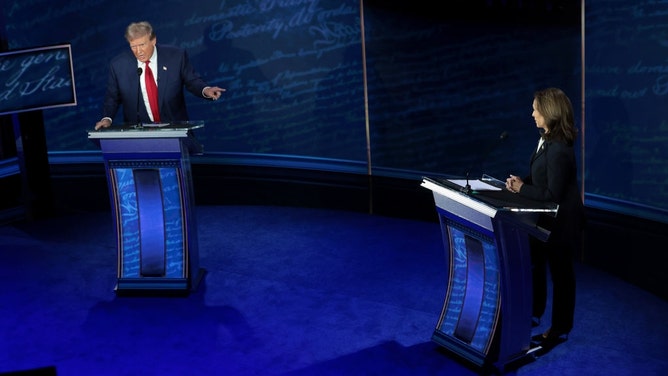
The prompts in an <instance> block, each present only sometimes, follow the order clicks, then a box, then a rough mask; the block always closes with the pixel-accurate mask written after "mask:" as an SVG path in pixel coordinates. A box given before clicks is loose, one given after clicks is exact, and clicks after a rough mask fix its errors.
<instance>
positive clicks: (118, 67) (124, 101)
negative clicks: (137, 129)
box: [103, 45, 207, 123]
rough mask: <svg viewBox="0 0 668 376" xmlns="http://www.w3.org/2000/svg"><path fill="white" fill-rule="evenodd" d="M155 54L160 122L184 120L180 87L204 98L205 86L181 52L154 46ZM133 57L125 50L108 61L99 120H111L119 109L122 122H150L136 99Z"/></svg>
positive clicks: (184, 54)
mask: <svg viewBox="0 0 668 376" xmlns="http://www.w3.org/2000/svg"><path fill="white" fill-rule="evenodd" d="M156 50H157V53H158V71H157V72H153V74H154V75H157V81H158V101H159V106H160V120H161V122H175V121H187V120H189V119H188V111H187V109H186V102H185V98H184V92H183V91H184V87H185V89H187V90H188V91H189V92H191V93H192V94H193V95H195V96H197V97H200V98H204V97H203V96H202V89H204V87H206V86H207V84H206V83H205V82H204V80H202V78H201V77H200V75H199V74H198V73H197V72H196V71H195V69H194V68H193V67H192V65H191V64H190V60H189V59H188V54H187V53H186V51H185V50H183V49H180V48H177V47H173V46H167V45H156ZM140 96H141V89H140V86H139V74H138V73H137V58H135V56H134V55H133V54H132V51H130V50H128V51H126V52H124V53H121V54H119V55H118V56H116V57H114V58H113V59H112V60H111V64H110V66H109V78H108V81H107V93H106V97H105V100H104V109H103V117H109V118H112V119H113V118H114V116H116V113H117V112H118V107H119V106H122V107H123V121H124V122H126V123H136V122H137V117H138V116H139V117H140V119H141V121H142V122H144V123H148V122H150V118H149V116H148V112H147V111H146V107H145V106H144V102H143V99H140Z"/></svg>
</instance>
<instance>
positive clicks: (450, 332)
mask: <svg viewBox="0 0 668 376" xmlns="http://www.w3.org/2000/svg"><path fill="white" fill-rule="evenodd" d="M476 182H477V183H480V184H479V185H480V186H481V187H482V188H481V189H479V190H476V189H475V187H474V189H471V188H470V185H469V186H468V187H467V185H468V183H469V182H468V180H467V181H466V183H467V184H466V185H464V184H461V181H460V182H459V184H458V182H457V180H448V179H442V178H427V177H425V178H423V180H422V184H421V186H423V187H425V188H427V189H430V190H431V191H432V192H433V196H434V203H435V206H436V210H437V214H438V217H439V222H440V225H441V234H442V239H443V245H444V248H445V258H446V265H447V273H446V275H447V288H446V294H445V300H444V303H443V309H442V311H441V314H440V317H439V320H438V323H437V325H436V329H435V330H434V333H433V335H432V340H433V341H434V342H436V343H437V344H439V345H441V346H442V347H444V348H446V349H447V350H449V351H450V352H452V353H454V354H455V355H457V356H459V357H460V358H463V359H465V360H466V361H469V362H471V363H473V364H474V365H476V366H479V367H488V366H492V367H495V368H497V369H500V370H503V369H504V368H505V367H506V366H507V365H508V364H510V363H513V362H521V361H523V360H529V359H530V358H529V357H530V356H531V355H530V354H531V353H532V352H533V351H535V350H536V348H531V319H532V317H531V316H532V280H531V257H530V250H529V236H534V237H536V238H538V239H539V240H541V241H546V240H547V239H548V237H549V235H550V233H549V231H548V230H546V229H544V228H541V227H539V226H538V225H537V223H538V217H539V216H540V215H556V213H557V209H558V206H557V205H555V204H549V203H542V202H537V201H532V200H527V199H523V198H521V197H520V196H519V195H517V194H514V193H511V192H509V191H507V190H505V189H504V188H503V186H504V184H505V183H503V182H501V181H499V180H496V179H493V178H489V177H487V176H484V177H483V179H480V180H476ZM485 187H487V188H489V189H486V188H485Z"/></svg>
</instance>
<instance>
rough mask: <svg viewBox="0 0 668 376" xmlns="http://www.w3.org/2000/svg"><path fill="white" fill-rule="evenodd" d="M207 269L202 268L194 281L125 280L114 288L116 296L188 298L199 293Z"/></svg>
mask: <svg viewBox="0 0 668 376" xmlns="http://www.w3.org/2000/svg"><path fill="white" fill-rule="evenodd" d="M205 274H206V269H203V268H200V269H199V270H198V271H197V274H196V275H195V277H194V278H193V279H192V280H188V279H187V278H169V279H167V278H160V277H146V278H123V279H119V280H118V282H117V283H116V287H114V292H115V293H116V296H182V297H183V296H188V295H190V293H191V292H195V291H197V288H198V287H199V285H200V283H201V282H202V280H203V279H204V275H205Z"/></svg>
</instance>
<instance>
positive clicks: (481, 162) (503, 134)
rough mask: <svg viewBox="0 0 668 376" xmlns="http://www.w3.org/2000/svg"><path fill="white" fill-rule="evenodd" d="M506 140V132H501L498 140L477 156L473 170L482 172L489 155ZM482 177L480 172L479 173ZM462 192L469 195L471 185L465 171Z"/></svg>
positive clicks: (467, 173)
mask: <svg viewBox="0 0 668 376" xmlns="http://www.w3.org/2000/svg"><path fill="white" fill-rule="evenodd" d="M507 138H508V131H503V132H501V134H500V135H499V138H498V139H497V140H496V142H494V143H492V144H491V145H490V146H489V147H487V149H485V152H484V153H481V154H479V155H480V158H478V159H477V160H476V163H475V164H474V165H473V168H476V167H479V168H480V170H483V166H484V162H485V161H486V160H487V158H489V156H490V154H492V152H493V151H494V150H495V149H496V148H497V147H498V146H499V145H500V144H501V143H502V142H503V140H506V139H507ZM480 175H481V176H482V171H481V173H480ZM461 191H462V192H464V193H467V194H468V193H471V185H470V184H469V171H466V186H465V187H463V188H462V189H461Z"/></svg>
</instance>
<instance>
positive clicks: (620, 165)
mask: <svg viewBox="0 0 668 376" xmlns="http://www.w3.org/2000/svg"><path fill="white" fill-rule="evenodd" d="M2 4H3V5H2V6H3V8H2V12H3V14H5V25H4V26H5V32H6V35H7V40H8V45H9V48H10V49H18V48H28V47H33V46H41V45H48V44H57V43H63V42H67V43H71V44H72V53H73V61H74V70H75V80H76V88H77V99H78V104H77V106H76V107H68V108H62V109H52V110H46V112H45V132H46V136H47V144H48V150H49V155H50V158H51V160H52V161H53V160H57V159H58V158H60V157H67V158H68V160H86V159H91V160H100V161H101V157H100V155H99V152H98V151H97V149H96V147H95V145H94V144H93V143H91V142H90V141H89V140H88V139H87V137H86V131H87V130H89V129H91V127H92V126H93V124H94V123H95V121H97V120H98V119H99V117H100V112H101V105H102V101H103V96H104V91H105V83H106V74H107V61H108V59H109V58H111V57H112V56H113V55H115V54H117V53H119V52H121V51H123V50H124V49H126V48H128V46H127V42H126V41H125V40H124V38H123V32H124V29H125V27H126V26H127V24H128V23H130V22H132V21H137V20H148V21H150V22H151V23H152V24H153V25H154V27H155V29H156V31H157V34H158V42H159V43H168V44H174V45H178V46H181V47H184V48H186V49H187V50H188V52H189V54H190V57H191V59H192V61H193V63H194V65H195V66H196V68H197V69H198V70H199V71H200V73H201V74H202V75H203V76H204V78H205V79H206V80H207V81H208V82H209V83H210V84H213V85H218V86H221V87H225V88H227V89H228V91H227V92H226V93H225V94H224V95H225V97H224V100H223V101H218V102H213V103H212V102H207V101H202V100H198V99H197V98H194V97H192V96H188V105H189V109H190V112H191V118H192V119H193V120H205V122H206V127H205V128H204V129H201V130H198V133H197V136H198V138H199V140H200V141H201V142H202V143H203V144H204V145H205V147H206V154H205V155H204V156H203V157H201V158H199V159H197V160H196V161H195V162H196V163H198V162H203V163H226V160H228V159H226V158H230V157H231V158H234V160H235V161H237V162H238V161H243V160H244V158H247V157H248V158H252V157H257V156H263V157H267V158H268V159H271V158H274V157H276V160H279V161H280V163H282V164H285V165H289V164H290V163H295V161H301V162H303V161H304V160H313V161H317V162H318V163H319V166H320V167H321V168H322V169H330V168H335V169H337V170H341V169H343V170H349V171H351V172H355V173H362V174H364V173H367V171H371V172H372V174H374V175H388V176H395V175H396V176H401V177H408V178H416V179H419V177H420V176H422V175H445V176H448V175H458V176H462V175H465V174H467V173H469V174H471V176H478V175H480V174H481V173H483V172H485V173H488V174H491V175H494V176H497V177H500V178H503V177H505V176H506V175H507V174H509V173H515V174H520V175H522V174H524V173H526V169H527V167H528V159H529V155H530V153H531V151H532V149H533V147H534V146H535V143H536V141H537V137H538V135H537V131H536V128H535V124H534V122H533V119H532V118H531V102H532V98H533V92H534V91H536V90H538V89H541V88H544V87H547V86H557V87H560V88H562V89H564V91H566V93H567V94H568V95H569V96H570V98H571V99H572V101H573V105H574V107H575V109H576V121H577V123H578V127H579V128H580V129H581V131H582V132H581V136H582V137H581V138H580V140H579V141H580V142H581V144H579V145H578V147H577V152H578V154H579V156H583V157H584V159H583V164H582V165H581V167H582V168H581V171H582V172H583V176H584V179H583V184H584V187H585V192H586V200H585V201H586V204H587V205H589V206H595V207H604V208H607V209H611V210H618V211H621V212H626V213H631V214H633V215H638V216H647V217H650V218H653V219H659V220H662V221H667V222H668V220H667V219H666V218H668V215H667V214H666V212H667V210H666V209H667V208H668V192H666V188H665V186H666V184H665V183H666V182H668V178H667V177H666V175H667V174H666V169H667V168H666V167H665V166H666V163H665V162H666V159H667V158H666V153H667V151H666V150H667V149H666V148H665V143H666V140H667V139H668V138H667V136H666V134H667V133H668V127H667V126H666V124H665V120H664V119H666V115H667V114H666V113H665V112H666V111H667V110H666V109H665V106H662V105H661V104H662V98H663V90H662V87H663V86H662V82H663V79H664V78H663V74H664V71H665V69H664V65H665V59H663V58H662V56H663V55H665V54H662V53H661V51H665V45H666V42H665V40H664V38H663V37H662V36H663V35H664V34H665V27H662V26H661V25H665V24H667V22H666V21H667V20H666V18H667V16H665V15H663V14H665V12H664V13H661V12H660V9H658V8H655V6H654V5H652V4H653V2H651V1H647V2H634V3H633V4H632V5H628V4H627V2H624V1H615V0H594V1H587V2H586V4H585V17H584V20H585V25H586V28H582V23H581V3H580V1H577V0H562V1H547V0H546V1H523V2H513V1H508V2H497V1H483V0H477V1H476V0H471V1H449V2H445V3H443V4H442V5H440V6H438V7H436V6H435V5H434V4H433V3H430V2H428V1H415V2H398V1H380V0H371V1H364V2H361V3H360V2H358V1H352V0H344V1H331V0H311V1H307V0H292V1H279V0H261V1H259V0H248V1H239V0H230V1H213V0H203V1H197V2H183V1H175V0H171V1H154V2H150V1H149V2H142V3H137V2H131V1H125V0H123V1H118V0H117V1H105V0H88V1H77V2H74V1H72V2H69V1H47V0H34V1H30V2H23V1H18V0H14V1H4V2H3V3H2ZM362 31H364V32H362ZM583 32H584V34H583ZM583 35H584V37H585V38H584V42H585V43H584V44H583V38H582V36H583ZM584 46H586V48H585V47H584ZM583 52H586V54H585V59H583ZM662 63H663V65H662ZM583 67H585V71H584V77H586V78H585V79H583V70H582V68H583ZM365 89H366V90H365ZM584 110H586V111H584ZM583 114H586V115H583ZM115 121H116V122H120V119H116V120H115ZM501 134H506V135H508V137H506V138H504V139H501V138H500V135H501ZM72 158H74V159H72ZM622 172H623V174H622Z"/></svg>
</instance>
